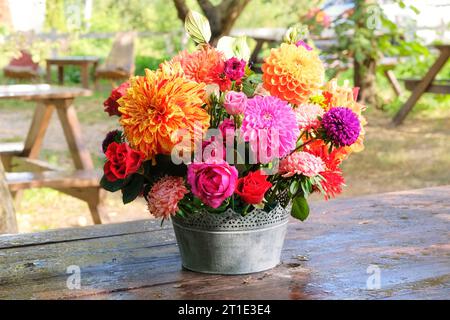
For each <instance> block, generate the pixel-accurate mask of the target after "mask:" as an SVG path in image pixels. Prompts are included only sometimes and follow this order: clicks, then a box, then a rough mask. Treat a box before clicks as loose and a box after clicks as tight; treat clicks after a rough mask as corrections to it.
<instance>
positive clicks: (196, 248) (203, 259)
mask: <svg viewBox="0 0 450 320" xmlns="http://www.w3.org/2000/svg"><path fill="white" fill-rule="evenodd" d="M288 218H289V211H287V210H286V209H284V208H282V207H281V206H278V207H276V208H274V209H273V210H272V211H270V212H266V211H264V210H259V209H255V210H253V211H252V212H251V213H249V214H247V215H246V216H242V215H240V214H239V213H236V212H234V211H232V210H231V209H229V210H227V211H225V212H224V213H220V214H213V213H208V212H198V213H195V214H192V215H189V216H188V217H185V218H182V217H177V216H175V217H173V218H172V223H173V228H174V231H175V235H176V238H177V242H178V246H179V249H180V254H181V259H182V263H183V266H184V267H185V268H186V269H189V270H192V271H197V272H203V273H215V274H246V273H253V272H259V271H264V270H268V269H271V268H273V267H275V266H276V265H277V264H279V263H280V255H281V249H282V248H283V242H284V238H285V235H286V229H287V223H288Z"/></svg>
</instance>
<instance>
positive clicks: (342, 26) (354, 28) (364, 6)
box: [329, 0, 428, 63]
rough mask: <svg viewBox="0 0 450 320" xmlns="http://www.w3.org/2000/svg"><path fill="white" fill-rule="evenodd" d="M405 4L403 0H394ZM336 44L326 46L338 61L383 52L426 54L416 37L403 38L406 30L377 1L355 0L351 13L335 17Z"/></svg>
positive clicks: (376, 55) (379, 55) (358, 59)
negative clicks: (329, 47)
mask: <svg viewBox="0 0 450 320" xmlns="http://www.w3.org/2000/svg"><path fill="white" fill-rule="evenodd" d="M397 3H399V5H400V6H401V7H405V4H404V3H403V2H402V1H397ZM334 30H335V32H336V35H337V45H336V46H333V47H331V49H330V50H329V51H330V52H332V53H335V54H337V55H338V58H339V59H340V60H341V61H348V59H349V58H350V57H352V58H354V59H356V60H357V61H358V62H360V63H362V62H363V61H365V60H366V59H368V58H371V59H374V60H376V61H377V60H379V59H381V58H382V57H383V56H384V55H390V56H402V55H403V56H404V55H426V54H427V53H428V51H427V49H426V48H425V47H424V46H423V45H421V44H420V42H419V41H418V40H417V39H416V38H413V39H408V40H406V39H405V38H404V35H405V30H403V29H402V28H401V27H399V26H398V25H397V24H395V23H394V22H392V21H391V20H389V19H388V18H387V16H386V15H385V13H384V11H383V9H382V8H381V7H380V5H379V4H378V3H377V2H375V1H374V2H370V3H369V2H368V1H364V0H356V1H355V7H354V10H353V12H352V13H349V12H346V13H344V14H342V15H341V16H339V17H338V18H337V19H336V20H335V21H334Z"/></svg>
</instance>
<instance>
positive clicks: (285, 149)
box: [241, 96, 300, 163]
mask: <svg viewBox="0 0 450 320" xmlns="http://www.w3.org/2000/svg"><path fill="white" fill-rule="evenodd" d="M241 133H242V137H243V138H244V140H245V141H248V142H250V148H251V150H252V151H253V152H254V153H255V154H256V155H257V156H258V159H259V162H261V163H268V162H270V161H271V160H273V159H274V158H282V157H284V156H286V155H288V154H289V153H290V152H291V151H292V150H294V148H295V144H296V142H297V139H298V136H299V135H300V130H299V128H298V124H297V119H296V115H295V112H294V110H293V109H292V108H291V107H290V106H289V104H288V103H287V102H286V101H283V100H281V99H279V98H277V97H273V96H264V97H262V96H255V97H254V98H252V99H249V100H248V101H247V107H246V109H245V113H244V120H243V121H242V127H241ZM258 145H259V147H260V148H261V147H262V148H264V147H266V148H265V149H266V150H258ZM258 151H260V152H258Z"/></svg>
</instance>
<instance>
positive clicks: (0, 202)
mask: <svg viewBox="0 0 450 320" xmlns="http://www.w3.org/2000/svg"><path fill="white" fill-rule="evenodd" d="M16 232H17V222H16V214H15V212H14V206H13V200H12V198H11V194H10V193H9V189H8V185H7V184H6V178H5V170H4V168H3V163H2V162H1V161H0V234H2V233H16Z"/></svg>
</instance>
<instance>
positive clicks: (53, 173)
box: [0, 84, 103, 223]
mask: <svg viewBox="0 0 450 320" xmlns="http://www.w3.org/2000/svg"><path fill="white" fill-rule="evenodd" d="M91 94H92V92H91V91H89V90H86V89H82V88H70V87H58V86H51V85H48V84H39V85H8V86H0V103H1V101H2V100H7V99H15V100H24V101H36V102H37V106H36V109H35V111H34V116H33V120H32V122H31V126H30V129H29V130H28V134H27V137H26V139H25V142H24V143H2V144H0V159H1V160H2V162H3V165H4V167H5V171H6V183H7V185H8V187H9V189H10V191H11V193H12V194H13V196H14V195H15V194H16V193H18V192H20V191H21V190H23V189H26V188H35V187H49V188H53V189H56V190H59V191H61V192H63V193H66V194H68V195H71V196H74V197H76V198H79V199H81V200H83V201H86V202H87V204H88V206H89V209H90V211H91V215H92V218H93V220H94V222H95V223H101V214H100V212H101V204H102V198H103V191H102V190H101V188H100V186H99V179H100V172H97V171H95V170H94V165H93V162H92V158H91V155H90V153H89V151H88V149H87V148H86V145H85V143H84V141H83V138H82V133H81V132H82V131H81V127H80V124H79V122H78V118H77V114H76V110H75V107H74V105H73V101H74V99H75V98H76V97H80V96H89V95H91ZM55 110H56V111H57V114H58V118H59V121H60V122H61V125H62V128H63V131H64V136H65V139H66V141H67V143H68V147H69V151H70V154H71V157H72V160H73V162H74V166H75V170H72V171H61V170H60V169H59V168H57V167H55V166H54V165H51V164H49V163H47V162H44V161H42V160H39V159H38V157H39V153H40V151H41V146H42V142H43V140H44V137H45V132H46V130H47V128H48V125H49V123H50V119H51V116H52V114H53V111H55ZM61 138H62V137H61ZM12 171H15V172H12ZM17 171H22V172H17Z"/></svg>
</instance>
